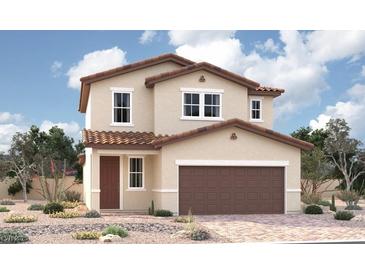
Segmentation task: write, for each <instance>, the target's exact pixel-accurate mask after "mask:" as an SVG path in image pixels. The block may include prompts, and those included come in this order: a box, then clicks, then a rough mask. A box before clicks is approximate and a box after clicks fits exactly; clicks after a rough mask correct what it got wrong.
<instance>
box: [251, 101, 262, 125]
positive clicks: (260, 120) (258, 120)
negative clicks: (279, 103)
mask: <svg viewBox="0 0 365 274" xmlns="http://www.w3.org/2000/svg"><path fill="white" fill-rule="evenodd" d="M253 101H259V102H260V109H259V111H260V119H254V118H253V117H252V111H253V109H252V102H253ZM262 101H263V98H251V99H250V121H251V122H263V121H264V120H263V118H262V116H263V104H262ZM255 110H257V109H255Z"/></svg>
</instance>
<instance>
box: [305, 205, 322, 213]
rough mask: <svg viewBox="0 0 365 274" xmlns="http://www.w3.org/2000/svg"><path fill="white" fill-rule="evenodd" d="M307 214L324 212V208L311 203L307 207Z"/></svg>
mask: <svg viewBox="0 0 365 274" xmlns="http://www.w3.org/2000/svg"><path fill="white" fill-rule="evenodd" d="M304 213H305V214H323V210H322V208H320V207H319V206H317V205H309V206H307V207H306V208H305V211H304Z"/></svg>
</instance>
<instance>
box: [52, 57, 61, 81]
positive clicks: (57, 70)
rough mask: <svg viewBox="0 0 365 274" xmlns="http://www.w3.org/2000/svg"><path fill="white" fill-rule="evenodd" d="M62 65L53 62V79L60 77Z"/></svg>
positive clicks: (58, 62)
mask: <svg viewBox="0 0 365 274" xmlns="http://www.w3.org/2000/svg"><path fill="white" fill-rule="evenodd" d="M61 68H62V63H61V62H60V61H54V62H53V64H52V65H51V73H52V76H53V77H55V78H56V77H59V76H60V75H61Z"/></svg>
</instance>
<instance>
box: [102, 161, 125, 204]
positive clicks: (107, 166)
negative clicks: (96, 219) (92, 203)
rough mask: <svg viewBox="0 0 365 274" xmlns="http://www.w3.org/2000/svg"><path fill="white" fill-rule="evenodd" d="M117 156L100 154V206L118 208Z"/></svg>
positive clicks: (118, 168) (118, 167)
mask: <svg viewBox="0 0 365 274" xmlns="http://www.w3.org/2000/svg"><path fill="white" fill-rule="evenodd" d="M119 170H120V166H119V157H118V156H116V157H114V156H100V208H101V209H119Z"/></svg>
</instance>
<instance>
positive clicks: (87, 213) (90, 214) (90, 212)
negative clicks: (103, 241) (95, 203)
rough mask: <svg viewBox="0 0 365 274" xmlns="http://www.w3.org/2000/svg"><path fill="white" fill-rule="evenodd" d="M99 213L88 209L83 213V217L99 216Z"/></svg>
mask: <svg viewBox="0 0 365 274" xmlns="http://www.w3.org/2000/svg"><path fill="white" fill-rule="evenodd" d="M100 217H101V216H100V213H99V212H98V211H96V210H94V209H93V210H90V211H88V212H86V214H85V218H100Z"/></svg>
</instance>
